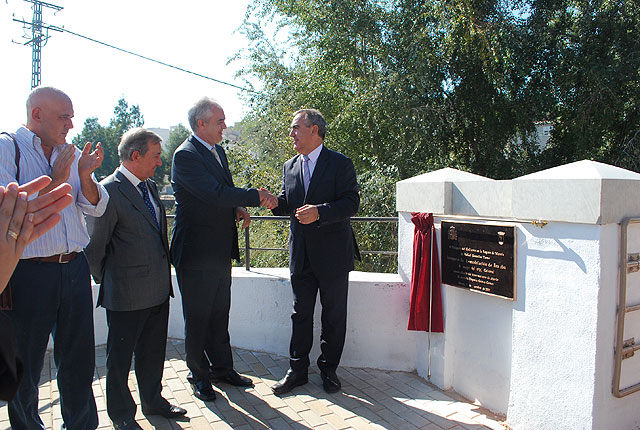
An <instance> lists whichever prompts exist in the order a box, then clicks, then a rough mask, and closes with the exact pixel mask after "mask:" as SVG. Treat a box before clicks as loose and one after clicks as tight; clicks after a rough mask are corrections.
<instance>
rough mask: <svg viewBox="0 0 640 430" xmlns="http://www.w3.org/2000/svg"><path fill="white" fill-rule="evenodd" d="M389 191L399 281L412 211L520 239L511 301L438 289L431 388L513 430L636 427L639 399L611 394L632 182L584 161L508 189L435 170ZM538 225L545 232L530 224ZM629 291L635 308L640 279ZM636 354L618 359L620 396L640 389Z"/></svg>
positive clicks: (639, 182)
mask: <svg viewBox="0 0 640 430" xmlns="http://www.w3.org/2000/svg"><path fill="white" fill-rule="evenodd" d="M396 191H397V196H396V198H397V202H396V207H397V210H398V211H399V214H400V227H399V238H400V249H399V260H398V261H399V265H400V268H399V272H400V275H401V276H403V279H405V280H407V279H409V276H410V275H409V274H410V273H411V251H412V248H411V242H412V232H413V225H412V224H411V222H410V217H411V216H410V213H411V212H412V211H421V212H433V213H434V217H435V224H436V228H437V229H439V224H440V222H441V221H442V220H444V219H447V220H454V221H461V222H465V221H467V222H480V223H484V222H486V221H484V220H483V219H492V220H495V221H497V222H498V223H501V224H511V225H515V226H516V229H517V242H516V245H517V264H516V283H517V300H515V301H513V302H510V301H507V300H504V299H501V298H497V297H491V296H486V295H482V294H478V293H474V292H472V291H466V290H462V289H458V288H455V287H451V286H443V301H444V312H445V333H444V335H441V337H439V338H438V341H437V343H436V345H437V348H436V349H435V352H436V355H435V363H436V365H435V366H432V372H435V374H433V375H432V380H433V381H434V382H435V383H436V384H437V385H439V386H440V387H442V388H453V389H454V390H455V391H457V392H459V393H460V394H463V395H465V396H466V397H469V398H470V399H472V400H475V401H477V402H478V403H481V404H482V405H484V406H486V407H488V408H489V409H492V410H494V411H496V412H499V413H503V414H506V422H507V424H508V425H509V426H511V427H512V428H514V429H515V430H526V429H536V430H540V429H543V430H546V429H549V430H556V429H592V430H601V429H603V430H604V429H607V430H608V429H616V430H617V429H634V430H637V429H638V428H640V408H638V407H637V404H638V400H640V392H637V393H634V394H631V395H629V396H627V397H624V398H621V399H619V398H616V397H615V396H614V395H613V394H612V379H613V373H614V352H613V350H614V346H615V326H616V308H617V292H618V282H619V279H618V278H619V276H618V267H619V265H620V264H624V261H621V259H620V257H619V255H618V254H619V246H620V223H621V221H622V220H623V219H624V218H625V217H630V216H635V217H640V175H639V174H637V173H634V172H629V171H626V170H623V169H620V168H617V167H613V166H608V165H604V164H602V163H597V162H592V161H580V162H576V163H571V164H569V165H565V166H559V167H557V168H553V169H549V170H546V171H542V172H537V173H534V174H532V175H527V176H524V177H521V178H516V179H514V180H512V181H491V180H487V178H478V177H475V176H473V175H469V174H468V173H464V172H457V171H455V170H452V169H442V170H440V171H436V172H431V173H428V174H424V175H420V176H417V177H415V178H411V179H409V180H405V181H401V182H399V183H398V184H397V188H396ZM538 220H539V221H543V222H546V223H548V224H547V225H546V226H545V227H543V228H541V227H537V226H534V225H532V223H531V221H538ZM438 233H439V232H438ZM633 235H634V236H633V237H634V239H633V240H635V242H636V245H635V246H636V248H635V249H634V250H632V249H630V250H629V252H640V228H638V232H635V233H634V234H633ZM438 236H439V234H438ZM623 259H626V257H623ZM628 281H629V284H630V285H632V286H630V287H629V288H630V289H629V294H630V296H628V300H627V306H630V305H636V304H640V272H639V273H638V276H637V277H633V276H631V277H628ZM630 337H635V338H636V339H640V312H635V313H632V314H629V315H628V316H627V318H626V323H625V336H624V338H625V339H627V338H630ZM420 341H422V339H421V338H419V342H420ZM636 343H639V342H638V341H637V342H636ZM419 350H421V348H420V347H419ZM636 355H637V356H638V357H637V359H636V357H633V358H630V359H628V360H624V361H623V372H622V383H621V386H622V387H626V386H629V385H632V384H634V383H638V382H640V354H636ZM432 359H433V357H432ZM633 360H635V361H633ZM418 371H419V373H420V374H422V375H424V368H423V367H421V363H419V364H418Z"/></svg>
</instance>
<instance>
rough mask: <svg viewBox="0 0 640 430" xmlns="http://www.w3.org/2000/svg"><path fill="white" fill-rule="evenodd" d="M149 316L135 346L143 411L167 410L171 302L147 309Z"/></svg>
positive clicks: (136, 369)
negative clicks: (165, 386)
mask: <svg viewBox="0 0 640 430" xmlns="http://www.w3.org/2000/svg"><path fill="white" fill-rule="evenodd" d="M146 314H147V317H146V318H145V321H144V327H143V329H142V332H141V335H140V337H139V338H138V342H137V344H136V347H135V371H136V379H137V381H138V389H139V391H140V403H141V405H142V408H143V409H144V408H145V407H151V408H154V409H164V408H165V406H167V405H168V402H167V401H166V400H165V399H164V398H163V397H162V373H163V371H164V356H165V351H166V347H167V324H168V321H169V299H167V301H166V302H164V303H162V304H160V305H158V306H154V307H152V308H150V309H147V310H146Z"/></svg>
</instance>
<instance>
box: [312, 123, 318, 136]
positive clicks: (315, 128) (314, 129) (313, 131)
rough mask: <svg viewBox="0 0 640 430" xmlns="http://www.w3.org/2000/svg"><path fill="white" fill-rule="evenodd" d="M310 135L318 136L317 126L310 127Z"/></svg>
mask: <svg viewBox="0 0 640 430" xmlns="http://www.w3.org/2000/svg"><path fill="white" fill-rule="evenodd" d="M311 134H312V135H314V134H318V125H317V124H314V125H312V126H311Z"/></svg>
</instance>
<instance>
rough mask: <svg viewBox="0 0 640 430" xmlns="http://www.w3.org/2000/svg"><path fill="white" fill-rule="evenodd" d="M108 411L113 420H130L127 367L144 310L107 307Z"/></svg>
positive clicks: (132, 409) (133, 409)
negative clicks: (118, 309) (127, 310)
mask: <svg viewBox="0 0 640 430" xmlns="http://www.w3.org/2000/svg"><path fill="white" fill-rule="evenodd" d="M106 312H107V325H108V326H109V333H108V335H107V381H106V397H107V413H108V414H109V418H110V419H111V421H113V422H122V421H130V420H132V419H133V418H134V417H135V415H136V402H135V400H134V399H133V397H132V395H131V391H130V390H129V385H128V381H129V370H130V369H131V359H132V357H133V351H134V348H135V345H136V341H137V339H138V338H139V337H140V332H141V328H142V323H141V319H142V317H143V315H142V313H143V311H131V312H120V311H111V310H109V309H107V311H106Z"/></svg>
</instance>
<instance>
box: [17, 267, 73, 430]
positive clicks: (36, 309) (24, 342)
mask: <svg viewBox="0 0 640 430" xmlns="http://www.w3.org/2000/svg"><path fill="white" fill-rule="evenodd" d="M60 282H61V279H60V271H59V267H58V265H53V264H39V263H35V262H31V261H20V263H18V266H17V267H16V269H15V271H14V273H13V276H12V278H11V288H12V296H13V310H11V311H8V312H7V313H6V314H7V315H9V316H10V318H11V320H12V322H13V324H14V327H15V332H16V347H17V355H18V358H19V359H20V360H21V361H22V363H23V366H24V374H23V375H22V379H21V380H20V384H19V386H18V391H17V392H16V394H15V396H14V398H13V399H12V400H11V402H9V405H8V412H9V421H10V422H11V428H12V429H15V430H22V429H44V424H43V422H42V420H41V419H40V416H39V414H38V384H39V383H40V374H41V372H42V367H43V364H44V356H45V353H46V350H47V344H48V342H49V335H50V333H51V331H52V330H53V327H54V325H55V321H56V316H57V310H58V306H59V302H60V299H59V292H60V287H61V285H60Z"/></svg>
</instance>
